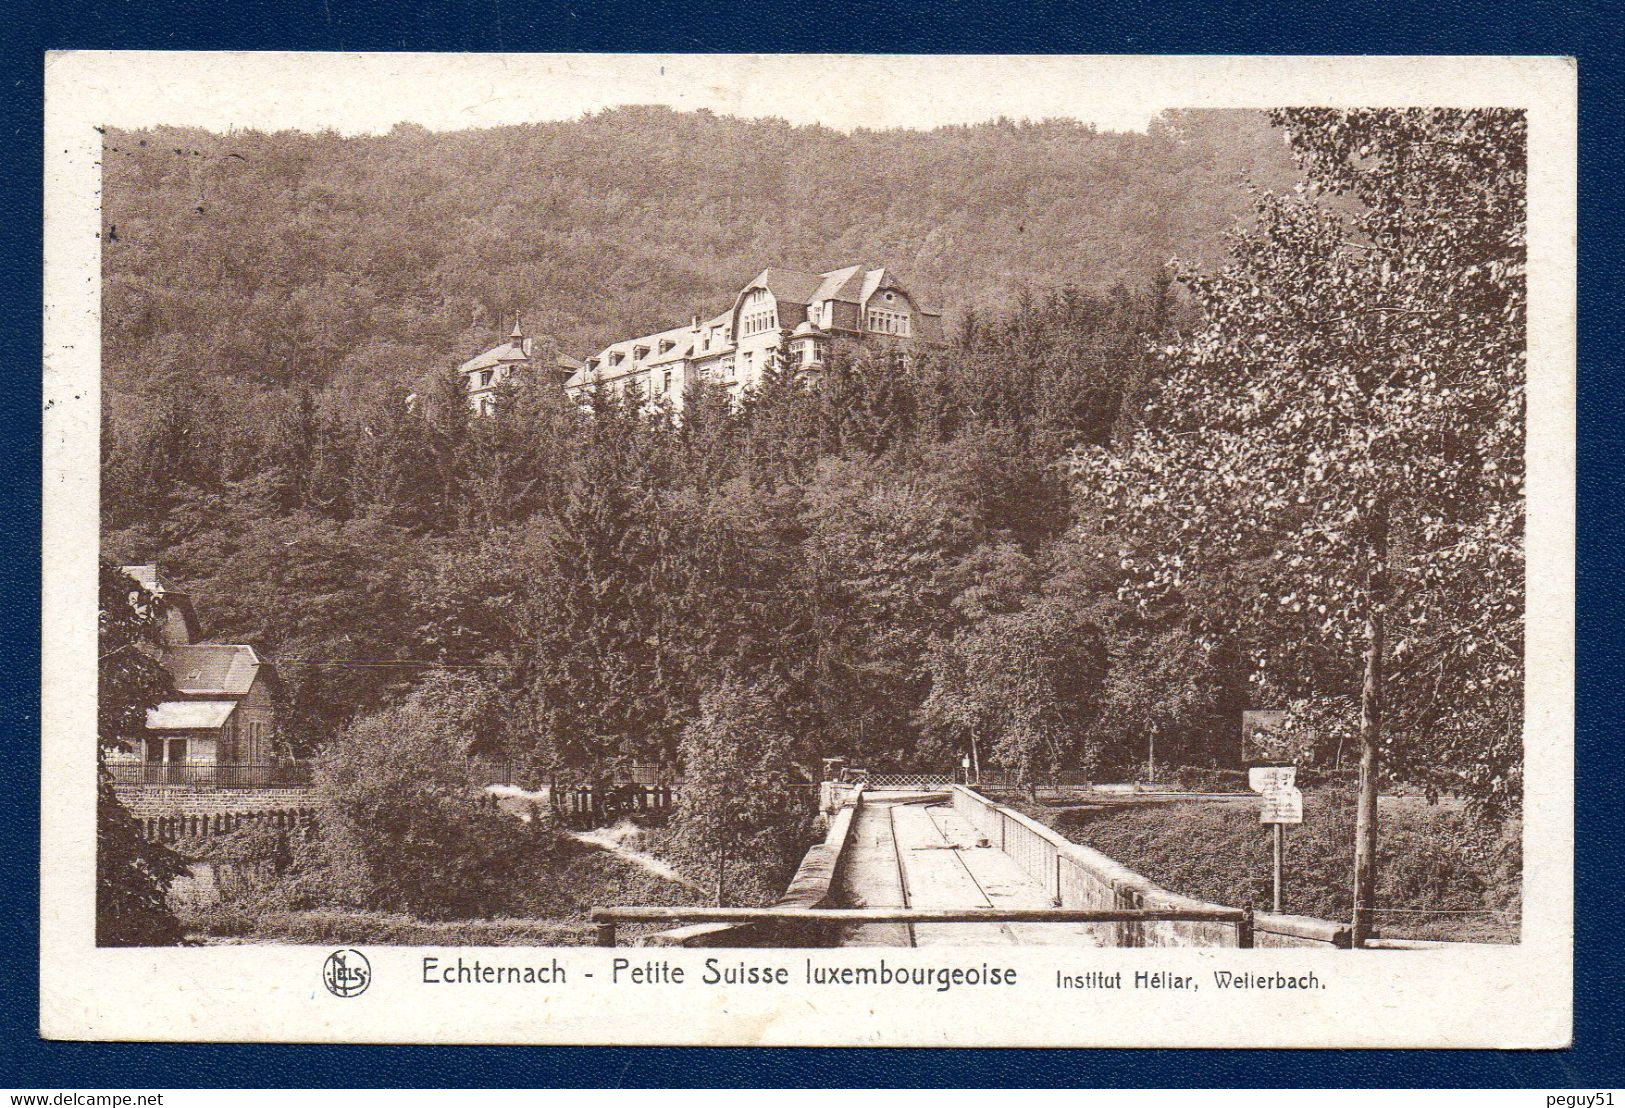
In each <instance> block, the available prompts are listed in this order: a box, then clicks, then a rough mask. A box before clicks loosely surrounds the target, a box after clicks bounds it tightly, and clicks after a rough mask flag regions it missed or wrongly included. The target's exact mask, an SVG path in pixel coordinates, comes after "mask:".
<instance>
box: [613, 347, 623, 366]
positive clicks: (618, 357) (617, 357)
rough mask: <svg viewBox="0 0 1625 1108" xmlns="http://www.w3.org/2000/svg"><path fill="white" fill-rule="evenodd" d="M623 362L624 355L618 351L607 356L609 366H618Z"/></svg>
mask: <svg viewBox="0 0 1625 1108" xmlns="http://www.w3.org/2000/svg"><path fill="white" fill-rule="evenodd" d="M624 361H626V355H625V354H623V353H621V352H620V351H619V350H617V351H615V353H613V354H611V355H610V356H609V364H610V365H620V364H621V363H622V362H624Z"/></svg>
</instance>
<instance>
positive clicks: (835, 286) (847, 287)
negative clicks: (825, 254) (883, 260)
mask: <svg viewBox="0 0 1625 1108" xmlns="http://www.w3.org/2000/svg"><path fill="white" fill-rule="evenodd" d="M868 268H869V267H868V266H866V265H863V264H859V265H849V266H847V267H846V268H845V269H832V270H830V271H829V272H828V273H824V274H820V276H821V277H823V281H822V283H821V284H819V286H818V291H817V292H815V293H814V294H813V302H817V301H820V300H850V301H851V302H853V303H854V304H855V303H857V301H858V294H859V292H860V291H861V289H862V288H863V280H862V277H863V273H864V271H865V270H867V269H868Z"/></svg>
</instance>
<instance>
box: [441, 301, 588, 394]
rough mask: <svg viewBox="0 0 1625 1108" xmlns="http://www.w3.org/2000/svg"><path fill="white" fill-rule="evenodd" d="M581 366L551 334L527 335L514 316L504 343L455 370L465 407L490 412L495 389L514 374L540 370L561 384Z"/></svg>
mask: <svg viewBox="0 0 1625 1108" xmlns="http://www.w3.org/2000/svg"><path fill="white" fill-rule="evenodd" d="M581 368H582V363H581V362H580V361H579V360H577V359H575V358H572V357H570V356H569V355H568V354H565V353H564V352H562V351H561V350H560V349H559V343H558V340H557V339H555V338H554V337H553V336H552V335H537V336H535V337H534V338H532V337H527V336H526V335H525V332H524V329H523V328H522V327H521V326H520V325H519V320H517V319H515V320H514V321H513V333H512V334H510V335H509V336H508V341H507V342H505V343H503V344H502V345H500V346H493V347H491V349H489V350H487V351H486V352H485V353H483V354H479V355H476V356H475V357H472V358H470V359H468V361H466V362H464V363H463V364H462V365H461V366H459V367H458V368H457V372H458V373H459V374H461V375H462V378H463V382H464V385H465V390H466V391H467V393H468V406H469V407H470V408H472V409H474V411H476V412H479V413H480V414H481V415H490V414H491V412H492V411H493V410H494V409H495V408H496V390H497V389H498V388H500V387H501V386H502V385H503V384H504V383H505V382H507V381H510V380H512V379H513V378H514V377H515V375H516V374H518V373H521V372H536V371H540V372H541V373H542V374H543V375H544V379H545V380H549V381H552V382H554V383H555V384H563V383H564V382H565V381H567V380H569V379H570V376H571V375H572V374H574V373H576V372H577V371H578V370H580V369H581Z"/></svg>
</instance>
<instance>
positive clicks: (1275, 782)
mask: <svg viewBox="0 0 1625 1108" xmlns="http://www.w3.org/2000/svg"><path fill="white" fill-rule="evenodd" d="M1297 779H1298V767H1297V766H1252V767H1251V768H1249V769H1248V770H1247V787H1248V788H1250V789H1252V790H1253V792H1255V793H1271V792H1275V791H1276V790H1279V789H1290V788H1292V787H1293V785H1294V784H1295V783H1296V782H1297Z"/></svg>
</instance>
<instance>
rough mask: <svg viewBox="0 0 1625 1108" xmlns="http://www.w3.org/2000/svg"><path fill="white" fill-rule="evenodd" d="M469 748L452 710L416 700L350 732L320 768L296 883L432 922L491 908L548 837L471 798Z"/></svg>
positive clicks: (503, 897)
mask: <svg viewBox="0 0 1625 1108" xmlns="http://www.w3.org/2000/svg"><path fill="white" fill-rule="evenodd" d="M468 745H469V736H468V735H467V734H465V733H464V732H463V729H462V727H461V726H460V725H459V714H458V713H457V712H456V711H454V710H452V709H451V708H448V707H446V706H444V705H443V704H442V703H438V702H437V701H436V700H435V699H434V698H431V697H428V696H423V695H418V696H414V697H412V698H411V699H410V700H408V701H407V702H406V703H405V704H404V705H402V706H400V707H397V708H392V709H388V710H386V711H383V712H379V713H376V714H374V715H371V716H368V717H366V718H365V719H362V720H361V721H359V722H358V723H356V724H354V725H352V726H351V727H350V728H349V730H347V731H346V732H345V733H344V734H342V735H341V736H339V738H338V739H336V740H335V741H334V743H333V744H332V745H331V747H330V748H329V750H328V751H327V752H325V753H324V755H323V757H322V758H321V759H320V760H319V761H318V763H317V768H316V774H315V786H316V790H317V793H318V795H319V796H320V798H321V802H322V806H323V808H322V819H321V828H320V831H319V833H317V834H316V835H314V836H312V837H311V838H310V839H309V840H308V841H307V842H306V843H305V844H303V845H304V847H305V849H304V850H302V851H299V852H298V853H297V860H298V862H299V863H300V866H299V868H300V870H301V874H300V880H301V881H302V882H304V883H306V884H308V882H309V881H310V879H311V878H312V877H317V878H318V879H319V880H320V881H321V882H322V883H323V884H324V889H323V891H322V895H323V896H324V897H325V898H326V899H328V901H329V902H331V901H332V900H337V901H338V902H339V903H343V904H348V905H352V906H355V907H364V908H371V909H384V910H392V911H405V912H410V913H411V914H413V915H416V916H422V917H425V918H428V919H450V918H467V917H472V916H483V915H490V914H492V913H493V912H495V911H497V910H498V909H499V908H500V906H501V905H502V904H503V903H504V902H505V901H506V900H507V899H508V898H509V896H510V891H509V890H510V886H511V885H512V884H513V883H514V882H515V881H516V880H517V879H518V878H519V877H520V875H521V873H522V872H523V871H524V870H525V869H526V868H528V867H529V866H531V865H532V864H533V863H534V856H535V855H536V854H537V853H538V852H541V853H545V852H546V848H547V847H548V846H549V845H550V844H551V842H552V836H551V835H550V834H548V833H547V832H546V831H544V830H542V829H540V828H535V827H532V826H531V825H529V824H525V823H523V822H521V821H519V820H517V819H514V818H513V817H512V816H510V815H508V814H507V813H505V812H501V811H499V810H496V809H494V808H491V807H488V806H483V805H477V804H476V803H475V796H474V794H473V793H472V791H471V790H470V788H469V786H468V782H467V780H466V774H465V771H464V752H465V751H466V750H467V749H468ZM318 875H319V876H318Z"/></svg>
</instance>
